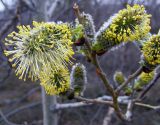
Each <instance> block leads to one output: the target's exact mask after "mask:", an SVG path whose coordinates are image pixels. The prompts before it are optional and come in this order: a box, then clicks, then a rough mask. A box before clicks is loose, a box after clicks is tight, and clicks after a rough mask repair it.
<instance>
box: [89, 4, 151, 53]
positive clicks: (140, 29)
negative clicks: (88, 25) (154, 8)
mask: <svg viewBox="0 0 160 125" xmlns="http://www.w3.org/2000/svg"><path fill="white" fill-rule="evenodd" d="M149 17H150V15H148V14H147V13H146V11H145V8H144V6H140V5H134V6H133V7H131V6H129V5H128V6H127V8H126V9H123V10H120V11H119V12H118V13H117V14H115V15H114V16H112V17H111V18H110V19H109V20H108V22H106V23H104V25H103V26H102V27H101V28H100V29H99V31H98V32H97V33H96V42H95V43H94V45H93V47H92V49H93V50H94V51H96V52H97V53H102V52H104V51H105V52H106V51H108V50H109V49H111V48H112V47H115V46H117V45H120V44H121V43H126V42H128V41H136V40H140V39H142V38H144V37H145V36H146V35H147V34H148V33H149V31H150V26H149V24H150V18H149Z"/></svg>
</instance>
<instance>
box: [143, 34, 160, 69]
mask: <svg viewBox="0 0 160 125" xmlns="http://www.w3.org/2000/svg"><path fill="white" fill-rule="evenodd" d="M142 54H143V56H144V60H145V61H147V63H148V64H150V65H154V66H156V65H159V64H160V35H153V36H151V38H150V39H149V40H148V41H146V42H145V43H144V44H143V47H142Z"/></svg>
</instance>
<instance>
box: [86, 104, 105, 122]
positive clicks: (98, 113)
mask: <svg viewBox="0 0 160 125" xmlns="http://www.w3.org/2000/svg"><path fill="white" fill-rule="evenodd" d="M103 108H104V106H103V105H102V106H101V107H99V108H98V110H97V111H96V113H95V114H93V117H92V118H91V120H90V122H89V125H93V123H94V121H96V118H97V117H98V116H99V115H100V114H101V112H102V110H103Z"/></svg>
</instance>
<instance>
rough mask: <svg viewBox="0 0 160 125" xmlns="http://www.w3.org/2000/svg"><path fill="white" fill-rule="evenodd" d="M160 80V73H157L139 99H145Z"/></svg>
mask: <svg viewBox="0 0 160 125" xmlns="http://www.w3.org/2000/svg"><path fill="white" fill-rule="evenodd" d="M159 78H160V73H157V74H156V76H155V77H154V79H153V80H152V81H151V82H150V84H148V86H147V87H146V88H145V89H144V90H143V91H142V93H141V94H140V95H139V97H138V99H143V97H144V96H145V95H146V94H147V92H148V91H149V90H150V89H151V88H152V87H153V86H154V85H155V84H156V82H157V80H158V79H159Z"/></svg>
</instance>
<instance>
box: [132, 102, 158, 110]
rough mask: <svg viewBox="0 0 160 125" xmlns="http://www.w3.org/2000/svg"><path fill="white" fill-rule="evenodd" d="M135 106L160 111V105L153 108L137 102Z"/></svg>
mask: <svg viewBox="0 0 160 125" xmlns="http://www.w3.org/2000/svg"><path fill="white" fill-rule="evenodd" d="M135 104H136V105H137V106H141V107H144V108H149V109H153V110H158V109H160V105H158V106H153V105H150V104H145V103H140V102H136V103H135Z"/></svg>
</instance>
